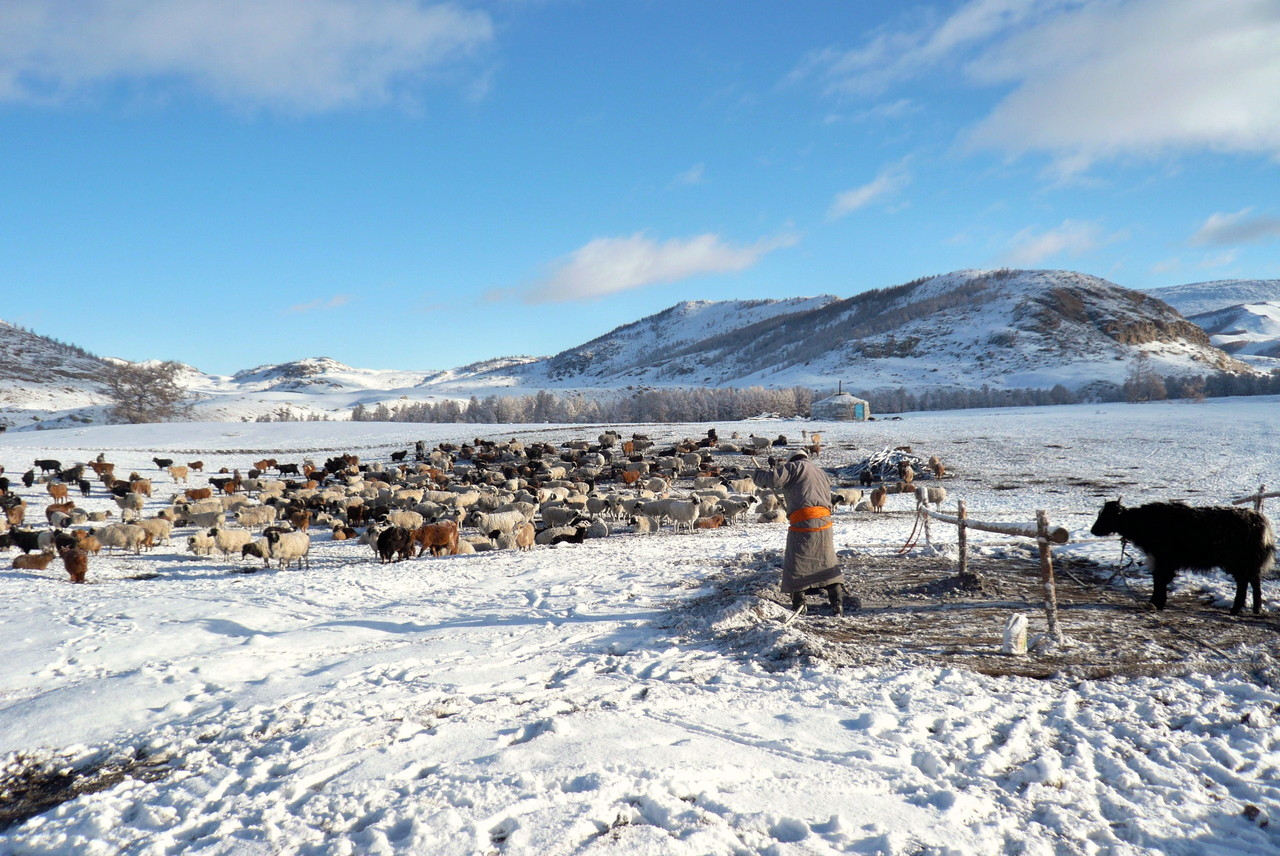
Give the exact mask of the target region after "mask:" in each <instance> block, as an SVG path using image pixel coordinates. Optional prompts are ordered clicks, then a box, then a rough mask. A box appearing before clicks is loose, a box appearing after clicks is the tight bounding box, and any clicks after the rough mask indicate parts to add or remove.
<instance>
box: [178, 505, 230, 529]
mask: <svg viewBox="0 0 1280 856" xmlns="http://www.w3.org/2000/svg"><path fill="white" fill-rule="evenodd" d="M225 518H226V512H224V511H222V510H221V509H219V510H218V511H185V510H184V511H183V512H182V514H181V516H180V517H179V518H178V519H177V520H176V521H175V522H176V523H177V524H178V525H179V526H194V527H196V528H197V529H212V528H213V527H215V526H218V525H219V524H221V523H222V522H223V521H224V520H225Z"/></svg>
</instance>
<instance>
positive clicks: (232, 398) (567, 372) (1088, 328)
mask: <svg viewBox="0 0 1280 856" xmlns="http://www.w3.org/2000/svg"><path fill="white" fill-rule="evenodd" d="M1206 285H1207V286H1217V285H1220V284H1212V283H1211V284H1206ZM1250 285H1251V286H1252V290H1251V291H1247V290H1240V291H1237V292H1233V295H1235V296H1239V295H1246V296H1249V297H1265V296H1267V295H1269V294H1272V293H1273V291H1268V290H1267V289H1266V288H1265V286H1268V285H1270V286H1272V287H1273V288H1274V286H1276V285H1277V283H1275V282H1272V283H1266V282H1255V283H1252V284H1250ZM1182 288H1185V289H1186V292H1185V293H1183V294H1179V293H1178V291H1177V290H1176V289H1162V290H1160V291H1159V292H1156V294H1158V295H1159V296H1160V297H1161V298H1163V297H1165V296H1169V297H1171V298H1173V299H1174V300H1175V301H1176V300H1181V299H1183V298H1184V297H1185V298H1186V299H1187V301H1188V305H1190V306H1191V307H1192V308H1197V309H1199V308H1201V307H1202V306H1211V304H1210V302H1209V298H1208V297H1206V296H1205V294H1201V295H1200V296H1198V297H1197V296H1195V295H1196V292H1195V289H1194V288H1193V287H1192V286H1186V287H1182ZM1200 291H1201V292H1208V293H1210V294H1213V295H1215V296H1216V298H1217V299H1218V300H1219V301H1222V300H1227V299H1232V298H1227V297H1225V296H1224V295H1225V294H1226V292H1227V290H1226V289H1222V288H1211V289H1209V288H1201V289H1200ZM1275 291H1280V289H1275ZM1264 304H1265V301H1264V302H1263V304H1257V303H1253V304H1248V305H1249V306H1259V305H1264ZM1230 306H1231V304H1228V305H1227V307H1226V308H1224V307H1222V306H1211V309H1213V311H1215V312H1228V311H1230ZM1277 308H1278V309H1280V304H1277ZM1255 317H1256V319H1257V322H1256V323H1255V324H1253V326H1251V327H1247V328H1246V325H1245V324H1244V322H1243V321H1242V320H1241V319H1240V318H1238V317H1237V316H1224V317H1223V318H1222V319H1220V320H1215V321H1213V323H1210V319H1208V318H1205V317H1201V318H1200V319H1199V320H1200V321H1201V322H1202V323H1201V326H1197V324H1194V323H1191V321H1189V320H1188V319H1187V318H1185V317H1184V316H1183V315H1181V314H1179V313H1178V312H1177V311H1175V308H1174V307H1172V306H1171V305H1170V304H1169V303H1168V302H1167V301H1165V300H1163V299H1155V297H1153V296H1150V295H1147V294H1143V293H1141V292H1137V291H1133V290H1130V289H1126V288H1123V287H1121V286H1119V285H1116V284H1115V283H1112V282H1108V281H1107V280H1104V279H1099V278H1098V277H1094V276H1089V275H1087V274H1082V273H1076V272H1072V271H1010V270H998V271H975V270H965V271H956V272H953V273H948V274H944V275H941V276H934V277H926V278H923V279H919V280H916V281H914V282H909V283H906V284H904V285H899V286H895V287H892V288H884V289H875V290H872V291H867V292H864V293H861V294H857V295H854V296H852V297H848V298H843V299H841V298H837V297H834V296H831V295H821V296H817V297H797V298H790V299H785V300H753V301H740V300H733V301H719V302H708V301H689V302H684V303H679V304H677V305H675V306H673V307H671V308H669V309H666V310H664V311H662V312H659V313H657V314H655V315H651V316H648V317H646V318H642V319H640V320H639V321H635V322H633V323H630V324H626V325H624V326H621V327H618V328H617V329H615V330H612V331H610V332H609V333H606V334H605V335H603V336H599V337H597V338H595V339H592V340H591V341H589V342H586V343H585V344H582V345H578V346H576V347H573V348H569V349H568V350H565V351H562V352H560V353H558V354H555V355H554V356H550V357H541V358H539V357H527V356H523V357H496V358H493V359H489V360H485V361H482V362H478V363H473V364H471V365H467V366H461V367H458V368H454V369H447V370H434V371H410V370H377V369H358V368H352V367H351V366H348V365H345V364H343V363H341V362H338V361H337V360H333V359H330V358H328V357H316V358H309V359H302V360H297V361H293V362H288V363H282V364H278V365H265V366H258V367H256V368H252V369H247V370H245V371H241V372H238V373H236V374H234V375H231V376H221V375H208V374H204V373H202V372H200V371H199V370H197V369H194V368H190V367H184V371H183V372H182V375H181V382H182V383H183V384H185V385H186V386H187V387H188V388H190V389H191V391H192V392H193V393H194V394H195V395H196V396H198V398H199V401H198V402H197V404H196V407H195V414H194V415H195V416H196V418H198V419H203V420H211V421H239V420H245V419H254V418H257V417H260V416H263V415H283V414H288V415H290V416H291V417H294V418H303V419H306V418H331V419H345V418H347V417H348V415H349V414H350V411H351V408H353V407H354V406H355V405H357V404H363V405H365V406H366V407H372V406H376V405H378V404H380V403H386V404H388V405H389V406H395V405H396V404H397V403H400V402H404V401H432V400H437V401H438V400H442V399H455V400H465V399H467V398H469V397H470V396H472V395H478V396H482V397H483V396H486V395H490V394H498V395H527V394H532V393H534V392H536V391H538V390H541V389H552V390H557V389H559V390H575V391H581V392H586V393H588V394H590V393H593V392H598V393H612V392H615V391H617V390H619V389H634V388H637V387H688V386H716V387H744V386H752V385H760V386H766V387H789V386H809V387H812V388H815V389H819V390H823V389H828V388H834V387H835V385H836V383H837V382H843V383H844V385H845V386H846V387H849V388H852V389H855V390H871V391H874V390H877V389H886V388H894V389H896V388H898V387H905V388H907V389H910V390H912V391H923V390H926V389H955V388H958V387H959V388H977V387H981V386H984V385H986V386H990V387H992V388H997V389H998V388H1011V387H1034V388H1040V389H1048V388H1050V387H1053V386H1054V385H1056V384H1062V385H1063V386H1065V387H1067V388H1068V389H1071V390H1073V391H1077V390H1082V389H1089V388H1091V387H1092V386H1093V385H1095V384H1098V383H1112V384H1119V383H1122V382H1123V381H1124V379H1125V376H1126V374H1128V372H1129V370H1130V367H1131V365H1132V361H1133V358H1134V357H1135V356H1136V355H1137V354H1138V353H1143V354H1145V355H1147V356H1148V357H1149V358H1150V361H1151V364H1152V367H1153V368H1154V369H1155V370H1156V371H1157V372H1159V373H1160V374H1162V375H1171V374H1206V373H1212V372H1219V371H1227V372H1249V371H1252V369H1250V368H1249V367H1248V366H1247V365H1245V364H1244V363H1241V362H1239V361H1237V360H1235V359H1233V358H1232V357H1231V356H1229V355H1228V354H1227V353H1224V351H1223V350H1221V349H1220V348H1219V347H1215V346H1214V345H1215V342H1211V341H1210V335H1213V336H1215V337H1216V339H1217V340H1219V342H1218V343H1220V344H1221V345H1222V346H1224V347H1226V348H1233V349H1236V350H1239V351H1241V352H1242V353H1263V352H1264V351H1262V350H1253V348H1254V347H1255V346H1254V345H1253V344H1248V345H1238V344H1236V343H1235V342H1236V339H1239V338H1241V336H1243V335H1244V334H1241V333H1239V332H1238V331H1239V330H1245V329H1247V331H1248V334H1249V335H1252V336H1255V337H1257V339H1258V341H1260V342H1262V343H1263V344H1259V345H1257V346H1256V347H1257V348H1265V347H1267V346H1266V344H1265V342H1268V341H1271V340H1270V339H1268V338H1267V337H1268V336H1271V335H1272V334H1273V333H1274V332H1275V329H1276V325H1277V323H1278V322H1277V319H1280V314H1269V315H1264V314H1262V313H1256V314H1255ZM1268 325H1270V326H1268ZM1202 327H1204V328H1205V329H1202ZM1206 329H1207V330H1208V331H1209V332H1206ZM1231 336H1235V337H1236V339H1231V338H1230V337H1231ZM0 345H4V348H3V349H2V350H0V354H3V355H4V356H3V358H2V360H0V390H3V392H0V395H3V398H0V418H3V419H4V420H5V421H7V422H8V423H10V424H13V425H19V426H21V425H27V424H31V423H32V422H35V421H39V422H45V423H48V422H53V423H54V424H58V423H61V424H65V423H66V421H67V420H75V421H86V420H92V421H98V420H99V419H100V416H101V411H102V409H103V404H104V397H103V396H102V394H101V392H100V391H99V390H98V389H97V387H96V384H95V377H96V373H97V372H99V371H100V370H101V366H102V360H99V359H98V358H96V357H93V356H91V355H88V354H85V353H84V352H83V351H81V350H80V349H76V348H73V347H71V346H68V345H63V344H61V343H57V342H54V341H52V340H49V339H45V338H43V337H40V336H36V335H35V334H32V333H29V332H27V331H23V330H20V329H19V328H15V327H11V326H8V325H3V326H0ZM50 381H52V382H50Z"/></svg>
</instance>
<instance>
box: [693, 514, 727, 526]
mask: <svg viewBox="0 0 1280 856" xmlns="http://www.w3.org/2000/svg"><path fill="white" fill-rule="evenodd" d="M693 525H694V526H695V527H696V528H698V529H719V528H720V527H721V526H723V525H724V515H723V514H716V515H713V516H711V517H703V518H702V519H701V520H695V521H694V523H693Z"/></svg>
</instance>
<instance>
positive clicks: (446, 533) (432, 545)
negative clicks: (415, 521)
mask: <svg viewBox="0 0 1280 856" xmlns="http://www.w3.org/2000/svg"><path fill="white" fill-rule="evenodd" d="M413 539H414V540H415V541H417V542H418V544H419V545H421V546H420V547H419V549H418V554H419V555H421V554H423V553H425V552H427V550H430V551H431V555H433V556H439V555H442V554H443V555H446V556H456V555H457V554H458V524H457V523H455V522H454V521H452V520H441V521H440V522H439V523H423V524H422V525H421V526H419V527H418V528H417V529H415V530H413Z"/></svg>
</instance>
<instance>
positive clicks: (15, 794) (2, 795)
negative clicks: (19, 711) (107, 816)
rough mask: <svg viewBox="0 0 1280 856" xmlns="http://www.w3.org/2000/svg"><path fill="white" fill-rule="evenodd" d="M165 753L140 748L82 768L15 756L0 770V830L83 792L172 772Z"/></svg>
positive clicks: (43, 759) (30, 757) (48, 759)
mask: <svg viewBox="0 0 1280 856" xmlns="http://www.w3.org/2000/svg"><path fill="white" fill-rule="evenodd" d="M169 762H170V759H169V758H168V757H167V756H163V755H162V756H156V757H149V756H148V755H147V754H146V753H145V752H143V751H142V750H141V749H139V750H137V751H136V752H134V754H133V755H132V756H130V757H114V758H105V759H100V760H98V761H96V762H93V763H90V764H88V765H86V766H82V767H73V766H69V765H68V764H67V763H59V759H57V758H49V757H45V758H35V757H32V756H29V755H22V754H19V755H15V756H13V757H11V758H10V759H9V761H8V762H7V763H6V764H5V766H4V769H3V770H0V832H3V831H5V830H7V829H9V828H10V827H12V826H16V825H17V824H20V823H22V822H23V821H25V820H29V819H30V818H33V817H35V816H37V815H40V814H43V813H45V812H46V811H48V810H49V809H51V808H54V807H55V806H59V805H61V804H62V803H64V802H67V801H69V800H73V799H75V798H76V797H79V796H83V795H86V794H96V793H98V792H100V791H105V790H108V789H110V788H113V787H115V786H116V785H118V784H119V783H121V782H123V781H124V780H125V779H135V780H137V781H142V782H155V781H159V780H160V779H163V778H164V777H165V776H167V775H169V773H170V772H172V771H173V769H174V768H173V767H172V766H171V765H170V763H169Z"/></svg>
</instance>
